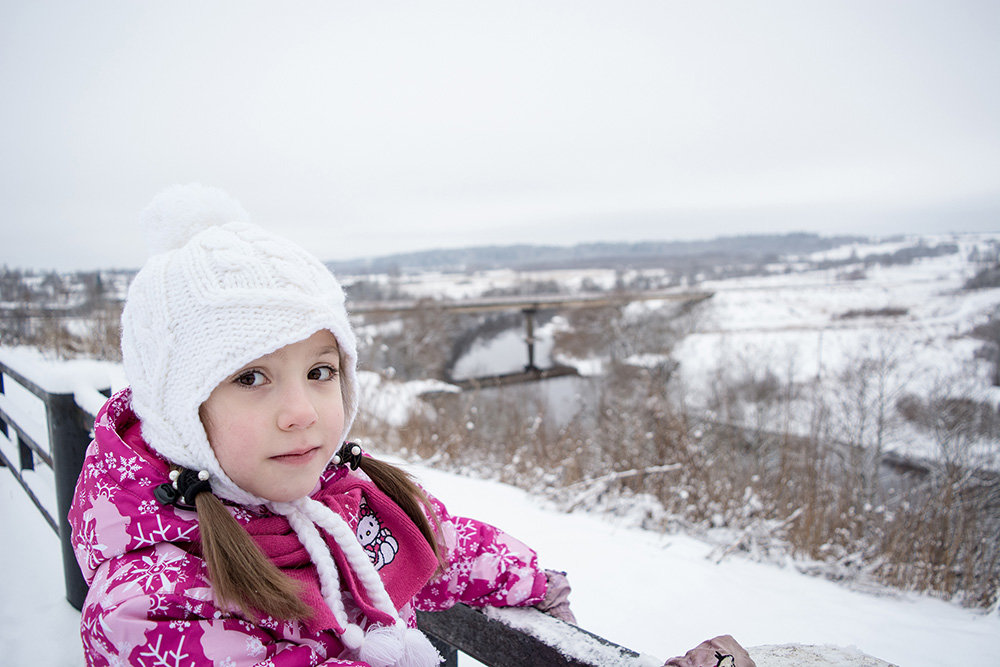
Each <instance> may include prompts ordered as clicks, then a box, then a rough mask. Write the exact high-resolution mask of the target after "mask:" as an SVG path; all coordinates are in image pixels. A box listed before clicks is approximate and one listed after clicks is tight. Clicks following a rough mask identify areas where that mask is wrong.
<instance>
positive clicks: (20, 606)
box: [0, 466, 1000, 667]
mask: <svg viewBox="0 0 1000 667" xmlns="http://www.w3.org/2000/svg"><path fill="white" fill-rule="evenodd" d="M410 469H411V471H412V472H414V473H415V474H416V475H417V476H418V477H419V478H420V479H421V480H422V481H423V482H424V483H425V484H426V486H427V487H428V488H430V489H431V490H432V491H433V492H434V493H436V494H437V495H438V496H439V497H440V498H441V499H442V500H443V501H444V502H445V503H446V504H447V505H448V506H449V509H450V510H451V511H453V512H456V513H461V514H467V515H471V516H475V517H478V518H482V519H484V520H487V521H490V522H491V523H494V524H496V525H498V526H500V527H502V528H504V529H506V530H508V531H509V532H511V533H513V534H514V535H515V536H517V537H519V538H521V539H523V540H524V541H526V542H527V543H529V544H530V545H532V546H533V547H534V548H535V549H536V550H537V551H538V552H539V555H540V559H541V562H542V564H543V565H544V566H547V567H553V568H560V569H564V570H566V571H567V572H568V573H569V577H570V581H571V583H572V584H573V595H572V597H571V601H572V605H573V609H574V610H575V612H576V615H577V617H578V619H579V621H580V624H581V625H582V626H583V627H586V628H587V629H589V630H592V631H594V632H596V633H598V634H600V635H602V636H604V637H607V638H609V639H611V640H612V641H615V642H617V643H619V644H622V645H625V646H628V647H630V648H633V649H636V650H638V651H641V652H643V653H647V654H650V655H654V656H659V657H661V658H664V659H666V658H667V657H669V656H672V655H677V654H682V653H683V652H684V651H686V650H687V649H689V648H691V647H693V646H694V645H696V644H697V643H698V642H700V641H701V640H702V639H706V638H708V637H712V636H715V635H718V634H724V633H728V634H732V635H733V636H734V637H736V639H737V640H738V641H740V642H741V643H742V644H743V645H744V646H747V647H755V646H761V645H773V644H789V643H797V644H808V645H837V646H840V647H845V648H851V647H855V648H856V649H858V650H860V651H862V652H864V653H867V654H869V655H872V656H876V657H879V658H882V659H883V660H887V661H889V662H892V663H895V664H898V665H903V666H914V667H918V666H921V665H926V666H928V667H931V666H934V667H937V666H940V665H973V664H976V665H989V664H997V662H996V644H997V640H998V638H1000V615H998V614H997V613H996V612H994V613H992V614H989V615H986V614H983V613H980V612H975V611H970V610H967V609H963V608H961V607H959V606H956V605H954V604H950V603H947V602H942V601H940V600H934V599H930V598H927V597H924V596H919V595H909V594H907V595H902V594H892V593H888V592H885V593H873V592H866V593H863V592H856V591H851V590H848V589H846V588H844V587H843V586H840V585H837V584H835V583H832V582H828V581H824V580H821V579H817V578H814V577H809V576H806V575H802V574H799V573H797V572H796V571H795V570H794V568H793V567H791V566H786V567H778V566H775V565H765V564H760V563H753V562H749V561H746V560H743V559H741V558H739V557H730V558H728V559H726V560H723V561H722V563H721V564H715V562H714V560H712V559H708V558H706V556H708V555H709V553H710V551H711V548H710V547H709V546H708V545H706V544H704V543H702V542H699V541H697V540H694V539H691V538H688V537H685V536H682V535H670V536H663V535H657V534H653V533H649V532H645V531H642V530H637V529H634V528H629V527H627V526H625V525H621V524H615V523H612V522H609V521H608V520H606V519H602V518H599V517H595V516H590V515H587V514H570V515H566V514H561V513H559V512H556V511H553V510H552V509H550V508H548V507H546V506H545V504H544V503H543V502H541V501H539V500H538V499H537V498H533V497H531V496H529V495H527V494H525V493H524V492H522V491H519V490H517V489H513V488H511V487H508V486H504V485H502V484H497V483H492V482H483V481H478V480H473V479H468V478H462V477H457V476H454V475H450V474H446V473H442V472H439V471H435V470H431V469H428V468H422V467H416V466H411V467H410ZM0 472H3V474H0V525H3V526H4V528H5V532H6V534H7V535H8V537H9V539H8V540H7V544H6V545H5V547H4V549H2V550H0V570H2V571H3V572H6V573H7V576H5V577H4V578H3V580H2V583H0V647H2V649H3V653H2V658H0V664H3V665H5V666H10V667H22V666H23V667H29V666H30V667H80V666H81V665H83V657H82V654H81V649H80V646H79V636H78V634H77V633H78V622H79V614H78V613H77V612H75V611H74V610H73V609H72V608H71V607H70V605H69V603H67V602H66V600H65V597H64V589H63V576H62V564H61V563H60V560H59V545H58V541H57V539H56V537H55V535H54V534H53V533H52V531H51V530H50V529H49V527H48V526H47V525H46V524H45V523H44V521H43V520H42V519H41V517H40V516H39V515H38V513H37V512H36V511H35V509H34V507H33V506H32V505H31V504H30V503H29V502H28V501H27V498H26V497H25V496H24V494H23V493H22V492H21V490H20V487H19V486H18V485H17V483H16V481H15V480H14V478H13V476H12V475H11V474H9V473H7V472H6V471H0ZM466 664H468V663H466ZM760 664H761V665H762V667H763V665H765V664H768V663H764V662H762V663H760ZM772 664H773V663H772Z"/></svg>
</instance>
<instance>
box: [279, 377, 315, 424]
mask: <svg viewBox="0 0 1000 667" xmlns="http://www.w3.org/2000/svg"><path fill="white" fill-rule="evenodd" d="M318 418H319V415H318V413H317V412H316V407H315V406H314V405H313V402H312V400H311V398H310V396H309V392H308V390H307V389H306V388H305V387H302V386H299V385H297V384H296V385H292V386H289V387H288V388H287V389H286V390H285V391H284V392H282V401H281V406H280V408H279V410H278V428H280V429H281V430H283V431H293V430H297V429H303V428H308V427H310V426H312V425H313V424H315V423H316V420H317V419H318Z"/></svg>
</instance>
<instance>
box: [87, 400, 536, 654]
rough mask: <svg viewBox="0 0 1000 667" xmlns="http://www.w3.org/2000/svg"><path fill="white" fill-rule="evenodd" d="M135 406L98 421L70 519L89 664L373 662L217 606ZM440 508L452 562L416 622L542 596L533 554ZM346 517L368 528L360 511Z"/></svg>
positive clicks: (243, 516)
mask: <svg viewBox="0 0 1000 667" xmlns="http://www.w3.org/2000/svg"><path fill="white" fill-rule="evenodd" d="M130 399H131V392H130V391H129V390H127V389H126V390H124V391H122V392H119V393H118V394H116V395H115V396H113V397H112V398H111V399H110V400H109V401H108V402H107V403H106V404H105V406H104V408H103V409H102V410H101V412H100V413H99V414H98V416H97V422H96V424H95V427H94V433H95V439H94V442H93V443H91V445H90V447H89V449H88V450H87V458H86V460H85V462H84V467H83V472H82V473H81V475H80V479H79V481H78V483H77V487H76V494H75V497H74V499H73V505H72V507H71V508H70V513H69V520H70V524H71V526H72V528H73V548H74V551H75V553H76V558H77V561H78V562H79V564H80V568H81V569H82V570H83V575H84V577H85V578H86V580H87V583H88V584H90V592H89V594H88V595H87V599H86V601H85V602H84V607H83V615H82V618H81V635H82V638H83V649H84V654H85V655H86V658H87V664H88V665H91V666H96V665H123V664H128V665H149V666H152V665H168V664H169V665H175V664H176V665H185V667H187V666H190V665H196V666H201V665H212V664H215V665H226V666H227V667H240V666H242V665H267V666H274V667H306V666H312V665H364V663H361V662H356V661H352V660H350V659H338V656H339V655H340V654H341V652H342V651H343V646H342V645H341V643H340V641H339V639H338V637H337V635H336V634H334V633H333V632H330V631H324V630H320V631H316V632H313V631H311V630H310V629H309V628H307V627H306V626H305V625H304V624H302V623H299V622H295V621H291V622H290V621H281V620H276V619H273V618H264V619H262V620H261V621H260V622H259V623H256V624H255V623H253V622H252V621H250V620H249V619H247V618H245V617H243V616H241V615H240V614H239V613H238V612H234V611H232V610H231V609H228V608H224V607H222V606H220V605H218V604H216V602H215V599H214V596H213V593H212V585H211V583H210V582H209V581H208V577H207V568H206V565H205V562H204V561H203V560H202V559H201V558H200V557H199V556H197V555H196V554H197V553H198V552H197V548H196V544H197V541H198V520H197V514H196V513H194V512H190V511H186V510H181V509H177V508H175V507H173V506H164V505H162V504H160V503H159V502H157V500H156V499H155V498H154V496H153V489H155V488H156V487H157V486H158V485H160V484H162V483H164V482H167V481H168V478H167V473H168V465H167V463H166V461H164V460H163V459H162V458H160V457H159V456H158V455H157V454H156V453H155V452H154V451H153V450H152V449H150V448H149V447H148V446H147V445H146V444H145V442H144V441H143V440H142V437H141V434H140V432H139V420H138V417H136V415H135V413H133V412H132V409H131V404H130ZM344 470H345V469H343V468H341V469H334V468H330V469H328V470H327V472H326V473H325V474H324V475H323V478H322V479H321V488H326V486H327V485H328V484H330V483H331V480H333V479H334V478H337V479H340V478H343V476H344V474H345V473H344ZM350 474H352V475H354V474H358V473H353V472H352V473H350ZM432 500H433V499H432ZM433 502H434V504H435V506H436V508H437V511H438V513H439V517H440V521H441V532H440V535H439V537H440V538H441V539H442V541H443V543H444V544H445V546H446V547H447V560H448V567H447V569H445V570H444V571H443V572H439V573H438V574H437V575H435V576H434V577H433V578H432V579H431V580H430V581H428V582H426V583H425V584H424V585H423V587H422V588H420V590H419V592H418V593H417V594H416V595H415V596H414V597H413V598H412V600H410V601H409V603H406V604H403V605H402V608H401V609H400V610H399V611H400V616H401V617H402V618H403V619H404V620H406V622H407V623H409V624H410V625H411V626H413V625H415V623H416V620H415V613H414V610H415V609H420V610H425V611H440V610H443V609H447V608H449V607H451V606H452V605H453V604H455V603H456V602H464V603H466V604H470V605H473V606H522V605H531V604H535V603H537V602H539V601H540V600H542V598H543V597H544V595H545V589H546V580H545V575H544V573H543V572H542V571H540V570H539V569H538V565H537V559H536V555H535V553H534V552H533V551H532V550H531V549H529V548H528V547H527V546H525V545H524V544H522V543H521V542H519V541H517V540H515V539H514V538H512V537H510V536H509V535H507V534H505V533H503V532H502V531H500V530H498V529H497V528H494V527H492V526H489V525H487V524H484V523H480V522H478V521H474V520H472V519H466V518H461V517H453V516H450V515H449V514H448V513H447V512H446V510H445V508H444V507H443V506H442V505H441V504H440V503H439V502H438V501H436V500H433ZM334 509H335V510H336V509H337V508H334ZM230 511H231V512H232V513H233V516H234V517H236V519H237V521H239V522H240V523H242V524H244V525H246V524H248V523H250V522H252V521H254V520H255V519H258V518H259V517H264V516H270V517H273V516H274V515H272V514H270V513H268V512H267V510H265V509H264V508H259V507H236V506H233V507H231V508H230ZM342 515H343V516H344V519H345V520H347V521H348V523H349V524H350V525H351V526H352V527H354V528H356V527H357V523H358V519H359V517H358V516H357V515H351V514H350V513H347V514H342ZM400 555H402V554H400ZM418 585H419V584H418ZM415 588H416V587H415Z"/></svg>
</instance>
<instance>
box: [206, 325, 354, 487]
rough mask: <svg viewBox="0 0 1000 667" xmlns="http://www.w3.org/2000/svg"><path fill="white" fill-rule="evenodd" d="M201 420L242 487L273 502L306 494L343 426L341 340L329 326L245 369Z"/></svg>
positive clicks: (215, 395) (215, 394) (215, 396)
mask: <svg viewBox="0 0 1000 667" xmlns="http://www.w3.org/2000/svg"><path fill="white" fill-rule="evenodd" d="M201 419H202V423H204V425H205V432H206V433H207V434H208V441H209V443H210V444H211V445H212V450H213V451H214V452H215V456H216V458H217V459H218V460H219V465H221V466H222V469H223V470H224V471H225V472H226V474H227V475H229V478H230V479H232V480H233V482H235V483H236V484H237V485H238V486H239V487H240V488H242V489H243V490H245V491H248V492H250V493H252V494H254V495H256V496H260V497H261V498H266V499H267V500H275V501H290V500H295V499H296V498H301V497H302V496H305V495H308V494H309V493H311V492H312V490H313V489H314V488H315V486H316V483H317V482H318V481H319V476H320V474H321V473H322V472H323V470H324V469H325V467H326V464H327V463H328V462H329V461H330V459H331V458H332V457H333V455H334V453H335V452H336V451H337V449H338V448H339V447H340V442H339V439H340V436H341V433H342V432H343V429H344V401H343V398H342V396H341V390H340V355H339V352H338V350H337V339H336V338H334V336H333V334H332V333H330V332H329V331H327V330H325V329H324V330H321V331H318V332H316V333H315V334H313V335H312V336H310V337H309V338H307V339H305V340H303V341H299V342H298V343H292V344H291V345H286V346H285V347H283V348H281V349H280V350H277V351H276V352H273V353H271V354H267V355H265V356H263V357H261V358H260V359H257V360H255V361H253V362H251V363H249V364H247V365H246V366H245V367H243V368H242V369H240V370H239V371H237V372H236V373H234V374H233V375H231V376H230V377H229V378H227V379H226V380H224V381H223V382H222V383H221V384H220V385H219V386H218V387H216V388H215V390H214V391H212V394H211V395H210V396H209V397H208V400H207V401H205V402H204V403H203V404H202V406H201Z"/></svg>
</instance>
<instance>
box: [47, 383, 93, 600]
mask: <svg viewBox="0 0 1000 667" xmlns="http://www.w3.org/2000/svg"><path fill="white" fill-rule="evenodd" d="M46 408H47V411H48V422H49V447H50V448H51V449H50V451H51V452H52V471H53V473H54V474H55V482H56V511H57V513H58V515H59V516H58V521H59V542H60V543H61V545H62V559H63V575H64V577H65V580H66V599H67V600H69V603H70V604H71V605H73V607H74V608H75V609H82V608H83V601H84V599H85V598H86V597H87V582H86V581H84V579H83V574H82V573H81V572H80V567H79V565H77V562H76V555H75V554H74V553H73V545H72V542H71V540H70V526H69V517H68V514H69V506H70V504H71V503H72V502H73V491H74V490H75V489H76V480H77V478H79V476H80V470H81V469H82V468H83V459H84V455H85V454H86V451H87V446H88V445H89V443H90V427H91V424H90V423H89V422H90V417H89V416H88V415H87V413H86V412H84V411H83V410H81V409H80V408H79V407H78V406H77V404H76V401H75V400H74V399H73V395H72V394H49V395H48V399H47V401H46Z"/></svg>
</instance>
